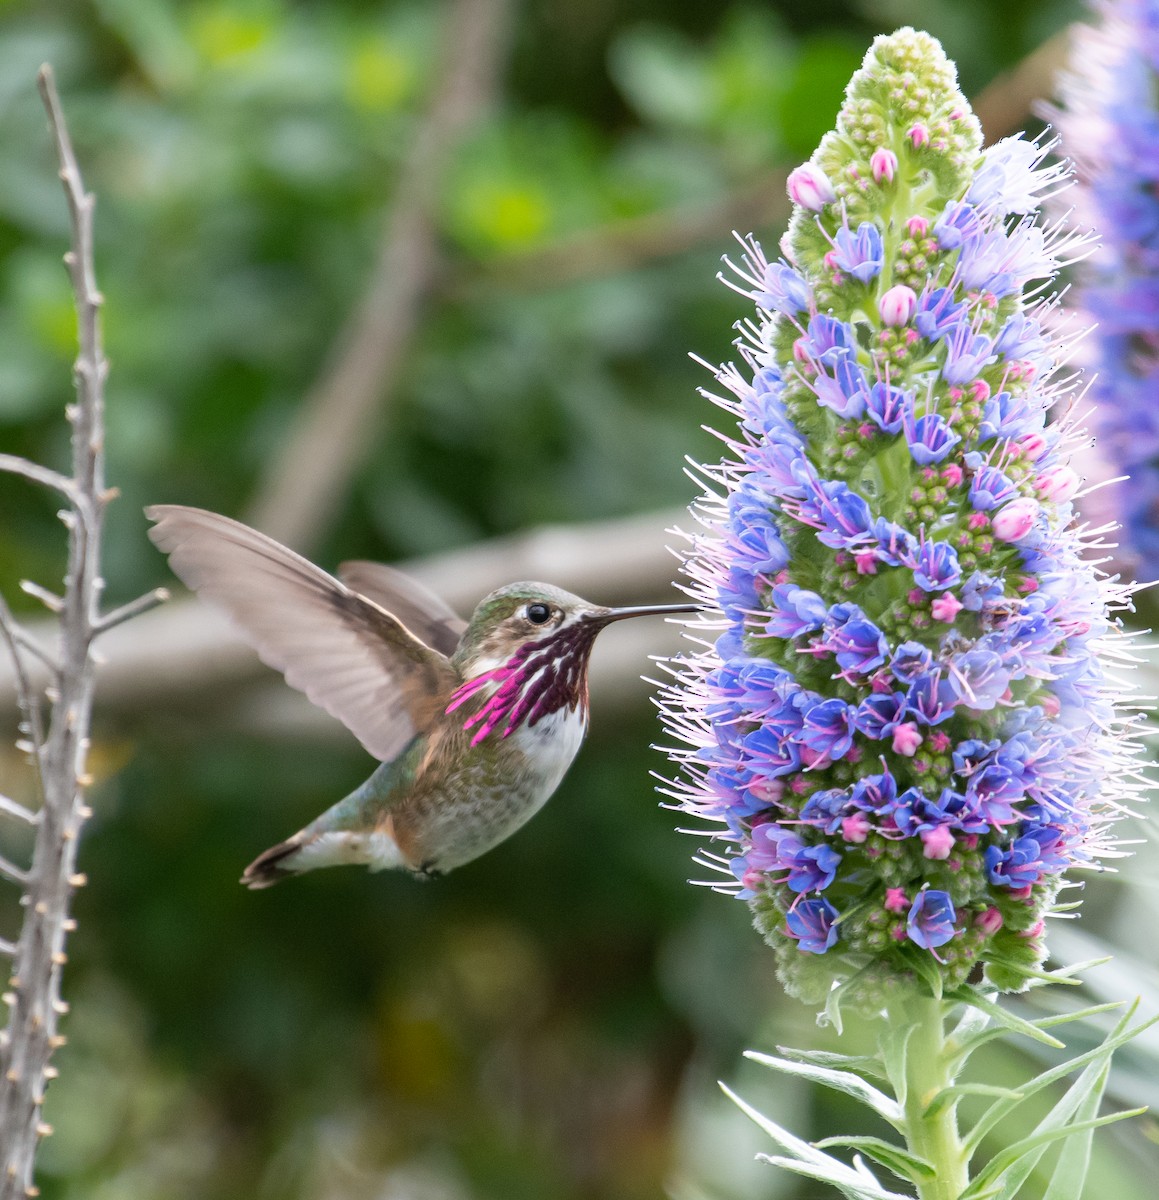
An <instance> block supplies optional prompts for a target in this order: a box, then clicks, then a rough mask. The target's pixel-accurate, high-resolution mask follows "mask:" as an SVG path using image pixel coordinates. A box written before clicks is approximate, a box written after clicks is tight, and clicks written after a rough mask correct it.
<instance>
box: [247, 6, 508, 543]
mask: <svg viewBox="0 0 1159 1200" xmlns="http://www.w3.org/2000/svg"><path fill="white" fill-rule="evenodd" d="M509 8H510V3H509V0H454V3H453V4H452V5H451V8H450V12H449V13H448V15H447V19H446V24H445V28H444V31H443V61H442V65H441V69H440V71H439V72H438V77H437V82H436V85H435V86H436V91H435V95H434V96H433V98H432V100H431V104H430V107H429V109H428V111H427V114H426V116H425V118H424V119H423V120H422V122H421V123H420V125H419V127H418V129H417V130H416V133H415V138H414V142H413V144H412V146H411V150H410V153H409V154H408V155H407V156H406V158H405V159H404V161H403V163H402V165H401V168H400V171H399V178H398V185H397V187H396V189H395V192H394V196H393V202H392V205H391V209H390V212H389V213H388V215H387V218H386V224H385V226H384V228H383V235H382V242H381V246H380V249H379V253H378V259H377V262H376V263H375V265H374V269H373V271H372V272H371V276H370V280H369V283H368V286H367V288H366V291H365V293H364V294H363V297H362V299H361V301H360V302H359V304H358V307H357V308H356V309H355V310H354V312H353V313H352V314H351V315H350V317H349V319H348V320H347V322H346V325H345V326H344V328H343V329H342V331H341V332H340V333H339V335H338V339H337V342H336V344H335V346H334V349H333V351H332V353H331V356H330V361H329V362H328V363H327V365H326V367H325V368H324V370H323V372H322V375H321V376H320V378H319V379H318V380H317V382H316V383H315V384H314V386H313V388H312V389H311V390H310V392H309V393H308V394H307V396H306V398H305V400H304V401H303V402H302V406H301V408H300V409H299V410H298V413H297V415H296V417H295V420H294V424H293V426H292V428H291V429H290V431H289V433H288V434H287V437H286V441H285V446H284V448H283V450H282V451H281V453H280V454H278V455H277V456H276V457H275V458H274V459H273V460H272V462H271V463H270V466H269V470H268V471H267V472H266V475H265V478H264V480H263V481H262V484H261V487H260V489H259V492H258V496H257V498H256V500H255V501H254V504H253V506H252V509H251V512H250V514H249V517H248V520H249V521H250V523H251V524H253V525H255V526H256V527H257V528H259V529H261V530H263V531H264V532H265V533H268V534H269V535H270V536H271V537H274V538H277V539H278V541H280V542H284V543H285V544H287V545H289V546H293V547H294V548H296V549H299V550H301V549H306V550H309V549H310V548H311V547H313V546H314V545H315V544H316V543H317V542H318V540H319V539H320V537H321V535H322V534H323V533H324V531H325V530H326V529H327V527H328V526H329V524H330V521H331V519H332V518H333V514H334V510H335V508H336V507H337V506H338V505H339V503H340V502H341V499H342V496H343V495H344V493H345V492H346V489H347V487H348V486H349V483H350V478H351V476H352V475H353V473H354V471H355V470H357V468H358V466H359V464H360V462H361V460H362V458H363V456H364V455H365V453H366V451H367V448H368V446H370V445H372V444H373V439H374V436H375V434H376V433H377V431H378V429H379V426H380V425H381V421H382V414H383V404H384V401H385V400H386V398H387V397H388V396H389V394H390V391H391V388H392V385H393V381H394V379H395V377H396V376H397V374H398V371H399V368H400V366H401V364H402V362H403V359H404V358H405V355H406V349H407V346H408V344H409V342H410V338H411V333H412V331H413V330H414V327H415V324H416V322H417V320H418V315H419V310H420V308H421V306H422V301H423V298H424V297H425V295H426V293H427V292H428V290H429V289H430V286H431V283H432V280H433V278H434V275H435V271H436V268H437V264H438V253H437V247H436V244H435V213H436V211H437V209H438V198H439V194H440V187H441V184H442V180H443V175H444V172H445V169H446V166H447V164H448V162H449V160H450V158H451V155H452V152H453V150H454V148H455V146H456V144H457V143H458V141H459V139H460V138H461V137H462V135H463V133H464V132H465V131H466V129H467V128H468V127H469V126H470V124H471V123H472V122H473V121H474V120H476V119H477V118H478V116H479V114H480V113H481V112H484V111H486V109H487V108H488V107H489V105H490V101H491V97H492V95H493V93H494V84H495V76H496V74H497V67H498V64H499V61H500V57H501V53H502V49H503V45H504V42H505V36H504V35H505V33H506V29H507V24H508V15H509Z"/></svg>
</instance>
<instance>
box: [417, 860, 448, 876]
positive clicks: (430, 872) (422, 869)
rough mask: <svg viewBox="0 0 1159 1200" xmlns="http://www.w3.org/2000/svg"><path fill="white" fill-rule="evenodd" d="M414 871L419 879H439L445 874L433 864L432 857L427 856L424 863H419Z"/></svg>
mask: <svg viewBox="0 0 1159 1200" xmlns="http://www.w3.org/2000/svg"><path fill="white" fill-rule="evenodd" d="M414 873H415V876H416V877H417V878H419V879H441V878H442V877H443V875H445V874H446V872H445V871H440V870H439V868H438V867H436V866H435V862H434V859H432V858H428V859H427V861H426V862H424V863H419V865H418V866H417V867H416V868H415V872H414Z"/></svg>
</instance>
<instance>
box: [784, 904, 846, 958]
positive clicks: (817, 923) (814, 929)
mask: <svg viewBox="0 0 1159 1200" xmlns="http://www.w3.org/2000/svg"><path fill="white" fill-rule="evenodd" d="M837 916H838V913H837V910H836V909H835V908H834V907H833V905H832V904H830V903H829V901H828V900H823V899H821V898H820V897H818V898H817V899H815V900H802V901H801V902H800V903H799V904H796V905H794V906H793V907H792V908H791V909H790V910H789V913H788V915H787V916H786V917H785V924H786V926H787V928H788V934H789V936H790V937H793V938H796V939H797V946H798V947H799V948H800V949H801V950H804V951H805V952H806V953H807V954H824V953H825V951H826V950H828V949H829V948H830V947H831V946H834V945H836V944H837V926H836V924H834V922H835V921H836V920H837Z"/></svg>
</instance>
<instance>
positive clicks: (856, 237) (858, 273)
mask: <svg viewBox="0 0 1159 1200" xmlns="http://www.w3.org/2000/svg"><path fill="white" fill-rule="evenodd" d="M833 243H834V246H835V247H836V253H835V255H834V261H835V262H836V263H837V266H838V267H839V268H840V269H841V270H842V271H844V272H845V273H846V275H852V276H853V277H854V279H859V280H860V281H861V282H862V283H868V282H869V281H870V280H871V279H873V278H875V277H876V276H878V275H880V274H881V268H882V267H883V266H884V265H885V251H884V249H883V247H882V244H881V233H880V231H879V230H878V228H877V226H876V225H875V224H873V222H872V221H862V222H861V224H860V225H858V227H857V232H856V233H854V232H852V231H851V230H850V228H849V226H848V225H842V226H841V228H840V229H838V230H837V234H836V236H835V237H834V239H833Z"/></svg>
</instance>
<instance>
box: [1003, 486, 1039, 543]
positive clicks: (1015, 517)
mask: <svg viewBox="0 0 1159 1200" xmlns="http://www.w3.org/2000/svg"><path fill="white" fill-rule="evenodd" d="M1038 513H1039V504H1038V501H1037V500H1032V499H1031V498H1030V497H1029V496H1019V498H1018V499H1017V500H1011V501H1010V503H1009V504H1007V505H1005V506H1004V507H1003V508H1000V509H999V510H998V511H997V513H995V514H994V522H993V529H994V536H995V537H997V538H1001V539H1002V540H1003V541H1004V542H1018V541H1021V540H1022V539H1023V538H1024V537H1025V536H1026V535H1027V534H1028V533H1029V532H1030V531H1031V530H1032V529H1033V528H1034V523H1035V522H1036V521H1037V520H1038Z"/></svg>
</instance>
